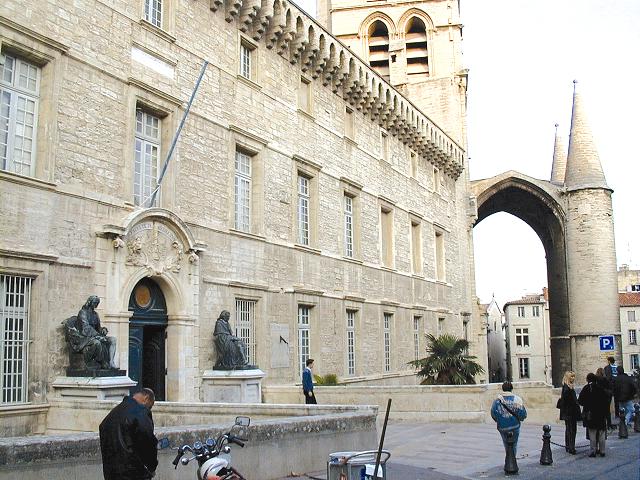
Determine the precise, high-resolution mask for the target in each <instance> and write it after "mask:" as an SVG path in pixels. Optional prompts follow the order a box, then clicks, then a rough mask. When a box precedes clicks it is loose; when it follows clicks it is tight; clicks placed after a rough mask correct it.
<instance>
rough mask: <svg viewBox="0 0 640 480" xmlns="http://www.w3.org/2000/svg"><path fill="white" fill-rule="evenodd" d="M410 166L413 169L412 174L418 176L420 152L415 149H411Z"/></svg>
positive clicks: (414, 176)
mask: <svg viewBox="0 0 640 480" xmlns="http://www.w3.org/2000/svg"><path fill="white" fill-rule="evenodd" d="M409 168H410V170H411V176H412V177H413V178H418V154H417V153H416V152H414V151H413V150H410V151H409Z"/></svg>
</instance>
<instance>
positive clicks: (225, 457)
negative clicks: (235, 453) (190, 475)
mask: <svg viewBox="0 0 640 480" xmlns="http://www.w3.org/2000/svg"><path fill="white" fill-rule="evenodd" d="M250 423H251V419H250V418H249V417H244V416H239V417H236V421H235V423H234V425H233V426H232V427H231V429H230V430H229V432H227V433H223V434H222V435H220V436H219V437H218V438H216V439H213V438H207V439H206V440H205V442H204V443H202V442H199V441H198V442H195V443H194V444H193V445H183V446H181V447H180V448H178V453H177V455H176V458H174V459H173V462H172V463H173V465H174V466H175V468H178V463H182V465H188V464H189V462H190V461H192V460H196V461H197V462H198V480H247V479H246V478H245V477H243V476H242V474H241V473H240V472H238V471H237V470H236V469H235V468H233V466H232V465H231V446H230V444H231V443H234V444H236V445H239V446H240V447H244V442H246V441H247V439H246V438H241V437H237V436H235V435H234V432H237V431H238V430H239V429H240V428H242V427H248V426H249V424H250ZM187 452H189V453H190V454H191V456H190V457H185V456H184V455H185V453H187Z"/></svg>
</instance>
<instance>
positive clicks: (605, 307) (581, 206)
mask: <svg viewBox="0 0 640 480" xmlns="http://www.w3.org/2000/svg"><path fill="white" fill-rule="evenodd" d="M555 163H556V162H555V158H554V167H555ZM554 169H555V168H554ZM558 170H559V169H558ZM559 177H560V173H559V172H558V173H557V177H556V178H559ZM553 180H554V179H553V178H552V181H553ZM564 185H565V193H566V201H567V203H566V205H567V207H566V208H567V212H566V249H567V286H568V290H569V295H568V298H569V319H570V329H569V330H570V333H569V341H570V345H571V348H570V351H571V357H572V358H571V364H572V365H573V367H574V369H576V370H577V374H578V378H579V381H584V378H585V376H586V374H587V373H589V372H594V371H595V370H596V369H597V368H598V367H599V366H603V365H605V364H606V362H605V361H604V358H603V357H604V356H606V354H603V353H601V351H600V348H599V342H598V336H599V335H602V334H603V333H608V334H615V335H616V337H617V338H616V352H615V355H616V356H617V357H618V359H620V322H619V307H618V294H617V272H616V255H615V239H614V231H613V208H612V204H611V193H612V190H611V188H609V187H608V186H607V182H606V179H605V176H604V173H603V171H602V165H601V164H600V158H599V156H598V152H597V150H596V147H595V144H594V141H593V137H592V135H591V129H590V128H589V124H588V122H587V118H586V115H585V111H584V107H583V104H582V99H581V97H580V94H579V92H578V91H577V89H574V95H573V112H572V118H571V136H570V139H569V154H568V157H567V161H566V173H565V176H564ZM612 353H614V352H612Z"/></svg>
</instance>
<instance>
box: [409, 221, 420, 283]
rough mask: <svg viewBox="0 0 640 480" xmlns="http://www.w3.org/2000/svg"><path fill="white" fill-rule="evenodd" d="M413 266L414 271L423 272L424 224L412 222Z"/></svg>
mask: <svg viewBox="0 0 640 480" xmlns="http://www.w3.org/2000/svg"><path fill="white" fill-rule="evenodd" d="M411 266H412V268H413V273H416V274H418V275H420V274H421V273H422V224H421V223H420V222H413V221H412V222H411Z"/></svg>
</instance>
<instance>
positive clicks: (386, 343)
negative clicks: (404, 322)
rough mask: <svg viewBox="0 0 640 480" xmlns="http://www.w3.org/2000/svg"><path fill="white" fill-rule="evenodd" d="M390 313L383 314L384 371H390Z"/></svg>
mask: <svg viewBox="0 0 640 480" xmlns="http://www.w3.org/2000/svg"><path fill="white" fill-rule="evenodd" d="M392 321H393V314H392V313H385V314H384V371H385V372H390V371H391V322H392Z"/></svg>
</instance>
